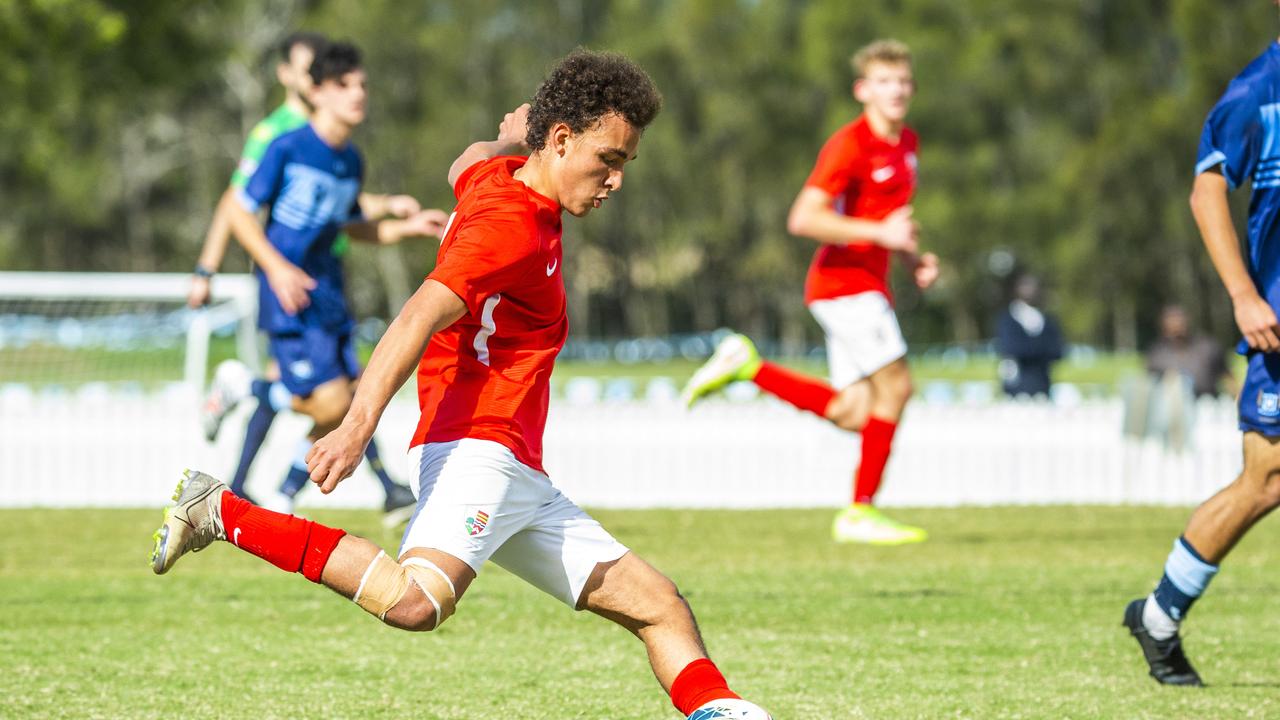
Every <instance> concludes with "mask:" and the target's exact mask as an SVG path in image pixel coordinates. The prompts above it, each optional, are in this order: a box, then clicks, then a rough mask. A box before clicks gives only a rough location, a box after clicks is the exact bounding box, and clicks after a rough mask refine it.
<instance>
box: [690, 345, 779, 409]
mask: <svg viewBox="0 0 1280 720" xmlns="http://www.w3.org/2000/svg"><path fill="white" fill-rule="evenodd" d="M760 364H761V360H760V353H758V352H756V346H755V345H754V344H753V343H752V342H751V340H750V338H748V337H747V336H746V335H739V334H737V333H734V334H733V335H729V336H728V337H726V338H725V339H723V340H721V341H720V344H719V345H716V350H715V352H714V353H712V354H711V357H710V358H708V359H707V361H706V362H705V363H703V364H702V367H700V368H698V369H697V370H696V371H695V372H694V373H693V377H691V378H689V382H687V383H685V386H684V389H683V390H682V391H681V392H680V397H681V399H683V400H684V403H685V405H686V406H688V407H693V404H694V403H696V402H698V401H699V400H701V399H702V398H704V397H706V396H708V395H710V394H711V393H714V392H716V391H717V390H719V389H721V388H723V387H724V386H725V385H728V384H729V383H731V382H738V381H750V380H751V379H752V378H754V377H755V375H756V372H757V371H759V370H760Z"/></svg>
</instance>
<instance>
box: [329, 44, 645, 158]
mask: <svg viewBox="0 0 1280 720" xmlns="http://www.w3.org/2000/svg"><path fill="white" fill-rule="evenodd" d="M313 67H314V66H313ZM661 109H662V95H661V94H659V93H658V88H657V87H655V86H654V84H653V80H651V79H650V78H649V75H648V74H647V73H645V71H644V70H641V69H640V66H638V65H636V64H635V63H633V62H631V61H630V60H628V59H626V58H625V57H623V56H621V55H618V54H616V53H606V52H592V51H590V50H584V49H582V48H579V49H577V50H574V51H573V52H571V53H569V54H568V55H567V56H565V58H564V59H563V60H561V61H560V62H559V64H557V65H556V66H555V68H554V69H553V70H552V71H551V74H550V75H549V76H548V77H547V79H546V80H544V81H543V83H542V86H541V87H539V88H538V92H537V94H535V95H534V96H533V103H532V107H530V109H529V119H528V125H529V130H528V134H527V135H526V136H525V141H526V142H527V143H528V144H529V149H531V150H534V151H538V150H541V149H542V148H543V147H545V146H546V144H547V133H549V132H550V131H551V126H552V125H555V124H556V123H558V122H562V123H564V124H566V125H568V126H569V128H570V129H571V130H573V132H575V133H578V132H582V131H583V130H586V129H587V128H589V127H591V126H593V125H595V124H596V122H597V121H599V120H600V118H602V117H604V116H605V115H608V114H609V113H611V112H616V113H618V114H619V115H621V116H622V117H623V119H625V120H626V121H627V122H628V123H630V124H631V126H632V127H634V128H636V129H637V130H643V129H644V128H645V127H646V126H647V125H648V124H649V123H651V122H653V118H654V117H655V116H657V114H658V111H659V110H661Z"/></svg>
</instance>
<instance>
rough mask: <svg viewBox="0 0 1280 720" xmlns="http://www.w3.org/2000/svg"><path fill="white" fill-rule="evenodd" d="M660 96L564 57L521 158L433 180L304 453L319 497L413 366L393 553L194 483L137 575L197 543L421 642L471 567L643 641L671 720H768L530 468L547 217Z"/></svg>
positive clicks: (674, 607) (575, 205) (552, 349)
mask: <svg viewBox="0 0 1280 720" xmlns="http://www.w3.org/2000/svg"><path fill="white" fill-rule="evenodd" d="M660 106H661V97H660V96H659V94H658V91H657V89H656V88H655V87H654V86H653V83H652V81H651V80H650V79H649V77H648V76H647V75H646V74H645V73H644V71H642V70H641V69H640V68H638V67H637V66H635V65H634V64H632V63H631V62H630V61H628V60H626V59H625V58H622V57H621V56H618V55H611V54H600V53H591V52H586V51H576V52H574V53H572V54H571V55H569V56H568V57H567V58H565V59H564V60H562V61H561V62H560V64H559V65H558V66H557V67H556V68H555V69H554V70H553V71H552V73H551V75H550V77H548V79H547V80H546V81H545V82H544V83H543V84H542V86H541V87H540V88H539V89H538V92H537V94H536V96H535V97H534V100H533V103H532V106H531V107H530V108H529V109H528V116H527V132H526V133H525V134H524V137H525V138H526V142H527V145H528V148H527V149H528V150H529V151H531V154H530V155H529V157H528V158H525V157H520V156H507V155H502V154H501V153H504V152H511V151H513V150H514V149H513V148H505V147H500V146H501V145H502V144H503V143H501V142H500V141H495V142H492V143H477V144H475V145H473V146H471V147H470V148H468V149H467V151H466V152H464V153H463V155H462V156H461V157H459V158H458V160H457V161H456V162H455V163H454V165H453V167H452V168H451V170H450V177H449V179H450V182H451V184H452V185H453V187H454V193H455V195H456V196H457V198H458V204H457V207H456V209H455V210H454V213H453V215H452V216H451V217H450V220H449V223H448V226H447V227H446V229H445V232H444V236H443V240H442V242H441V246H440V250H439V253H438V255H437V262H436V268H435V269H434V270H433V271H432V272H431V274H430V275H429V276H428V277H427V279H426V281H425V282H424V283H423V284H422V286H421V287H420V288H419V289H418V291H417V292H416V293H415V294H414V296H413V297H412V298H410V300H409V302H408V303H406V305H405V307H404V308H403V309H402V310H401V312H400V314H399V316H398V317H397V318H396V319H395V321H394V322H393V323H392V324H391V326H390V327H389V328H388V329H387V332H386V334H385V335H384V336H383V338H382V340H381V341H379V343H378V345H377V347H376V348H375V349H374V352H373V356H372V357H371V358H370V361H369V365H368V367H367V368H366V370H365V372H364V375H363V377H362V380H361V383H360V386H359V389H358V390H357V392H356V396H355V399H354V400H353V402H352V404H351V408H350V410H349V411H348V413H347V415H346V417H345V418H344V419H343V421H342V423H341V425H340V426H339V427H338V428H337V429H336V430H334V431H333V432H331V433H330V434H328V435H326V436H325V437H324V438H322V439H320V440H319V441H318V442H317V443H316V445H315V447H314V448H313V449H312V451H311V454H310V455H309V457H308V464H309V469H310V473H311V479H312V480H313V481H314V482H315V483H316V484H318V485H319V486H320V489H321V491H322V492H326V493H327V492H332V491H333V489H334V488H335V487H337V485H338V483H339V482H341V481H342V480H343V479H345V478H347V477H349V476H350V475H351V473H352V472H353V471H354V470H355V468H356V466H357V465H358V464H359V463H360V459H361V457H362V455H363V452H364V448H365V445H366V444H367V443H368V442H369V440H370V438H372V437H373V432H374V429H375V428H376V427H377V424H378V420H379V418H380V417H381V415H382V413H383V411H384V410H385V408H386V406H387V403H388V402H389V401H390V399H391V397H392V396H393V395H394V394H395V392H396V391H397V390H398V389H399V388H400V387H401V386H402V385H403V384H404V382H405V381H406V380H407V379H408V378H409V376H410V375H412V374H413V373H414V369H415V367H416V369H417V375H418V398H419V404H420V407H421V410H422V416H421V420H420V421H419V423H418V427H417V431H416V432H415V433H414V439H413V441H412V443H411V447H412V449H411V450H410V459H411V468H412V475H413V478H414V479H413V486H414V488H415V490H416V492H417V496H418V506H417V511H416V512H415V514H414V516H413V519H412V520H410V521H409V526H408V528H407V529H406V530H405V534H404V539H403V541H402V542H401V547H400V552H399V554H398V555H397V558H398V559H395V560H393V559H392V558H390V557H389V556H388V555H387V554H386V553H385V552H383V551H382V550H381V549H380V548H379V547H378V546H376V545H374V544H373V543H371V542H369V541H368V540H365V539H362V538H357V537H355V536H352V535H348V534H346V533H345V532H344V531H342V530H339V529H335V528H328V527H325V526H323V525H320V524H319V523H314V522H310V521H307V520H303V519H300V518H295V517H292V516H288V515H281V514H278V513H273V512H270V511H268V510H264V509H262V508H259V507H257V506H255V505H253V504H251V503H249V502H247V501H246V500H244V499H242V498H239V497H236V496H235V495H233V494H231V493H229V492H226V491H225V486H223V485H222V484H221V483H219V482H218V481H216V480H213V479H212V478H209V477H208V476H207V475H203V474H200V473H196V474H194V475H191V476H189V477H187V478H186V479H184V481H183V482H182V484H181V485H180V486H179V490H178V497H177V505H176V506H174V507H173V508H170V509H169V510H168V511H166V522H165V525H164V527H163V528H162V529H161V530H160V537H159V539H158V541H157V546H156V550H155V555H154V558H153V565H154V568H155V570H156V571H157V572H165V571H167V570H168V569H169V568H170V567H172V565H173V563H174V562H175V561H176V560H177V558H178V557H180V556H181V555H182V554H183V553H185V552H186V551H188V550H198V549H200V548H203V547H204V546H206V545H208V544H209V543H210V542H212V541H213V540H230V541H231V542H232V543H234V544H235V545H236V546H238V547H240V548H242V549H244V550H247V551H248V552H250V553H253V554H255V555H258V556H259V557H262V558H263V559H266V560H268V561H269V562H271V563H273V564H275V565H277V566H278V567H281V568H283V569H285V570H289V571H292V572H301V573H302V574H303V575H305V576H306V577H307V578H308V579H310V580H312V581H313V582H318V583H322V584H324V585H326V586H328V587H330V588H332V589H333V590H335V591H337V592H338V593H340V594H342V595H343V596H345V597H348V598H351V599H352V600H353V601H355V602H356V604H358V605H359V606H360V607H361V608H363V609H364V610H366V611H368V612H369V613H371V614H373V615H375V616H376V617H378V618H379V619H380V620H382V621H383V622H385V623H386V624H388V625H391V626H393V627H398V628H405V629H409V630H432V629H435V628H436V627H439V625H440V623H441V622H443V621H444V620H446V619H447V618H448V617H449V616H450V615H451V614H452V613H453V611H454V609H455V607H456V604H457V602H458V601H459V599H460V598H461V597H462V596H463V595H464V594H465V593H466V591H467V588H468V587H469V586H470V585H471V583H472V581H473V580H475V578H476V575H477V573H478V572H479V571H480V569H481V567H482V566H483V564H484V562H485V561H486V560H493V561H494V562H495V563H497V564H498V565H500V566H502V567H504V568H506V569H507V570H509V571H511V572H512V573H514V574H515V575H517V576H519V577H521V578H523V579H524V580H526V581H527V582H529V583H530V584H531V585H533V586H535V587H537V588H538V589H540V590H542V591H544V592H546V593H548V594H550V595H551V596H553V597H555V598H557V599H559V600H560V601H562V602H564V603H565V604H566V605H568V606H569V607H572V608H575V609H578V610H590V611H592V612H594V613H596V614H599V615H601V616H603V617H606V618H608V619H610V620H613V621H614V622H616V623H618V624H619V625H622V626H623V627H625V628H627V629H628V630H630V631H631V632H632V633H634V634H635V635H636V636H637V637H639V638H640V639H641V640H642V641H643V642H644V644H645V647H646V650H647V651H648V655H649V660H650V663H651V665H652V667H653V672H654V674H655V675H656V676H657V678H658V681H659V682H660V683H661V684H662V686H663V688H664V689H666V690H667V691H668V692H669V693H670V696H671V700H672V702H673V704H674V705H675V706H676V708H678V709H679V710H680V712H681V713H683V714H684V715H686V716H689V715H693V716H695V717H698V718H710V717H730V715H729V714H728V709H729V708H734V710H733V711H734V712H737V713H739V714H736V715H732V717H740V718H744V719H746V718H759V719H762V720H763V719H766V718H768V714H767V713H765V712H764V711H763V710H761V709H759V708H758V707H756V706H754V705H751V704H750V703H746V702H745V701H742V700H740V699H739V698H738V696H737V695H735V694H734V693H733V692H731V691H730V690H729V688H728V685H727V683H726V682H725V679H724V677H723V675H721V674H720V671H719V670H717V669H716V666H715V665H714V664H713V663H712V662H711V661H710V660H709V659H708V658H707V653H706V649H705V647H704V646H703V643H702V639H701V636H700V635H699V633H698V629H697V625H696V623H695V622H694V618H693V614H692V612H691V611H690V609H689V606H688V604H687V603H686V602H685V601H684V599H683V598H682V597H681V596H680V594H679V592H678V591H677V590H676V586H675V585H674V584H673V583H672V582H671V581H670V580H669V579H667V578H666V577H665V576H664V575H662V574H661V573H660V572H658V571H657V570H655V569H654V568H653V567H652V566H651V565H649V564H648V563H646V562H645V561H644V560H641V559H640V558H639V557H637V556H636V555H635V554H634V553H632V552H630V551H629V550H628V549H627V548H626V547H625V546H623V545H622V544H621V543H619V542H618V541H617V540H615V539H614V538H613V536H611V535H610V534H609V533H608V532H607V531H605V529H604V528H603V527H602V526H601V525H600V523H598V522H597V521H595V520H594V519H592V518H591V516H589V515H588V514H587V513H585V512H584V511H583V510H581V509H580V508H579V507H578V506H577V505H575V504H574V503H573V502H572V501H570V500H569V499H568V498H566V497H565V496H564V495H563V494H561V493H560V491H559V490H557V489H556V488H555V486H554V485H552V483H551V481H550V479H549V478H548V477H547V475H546V474H545V472H544V471H543V468H542V433H543V427H544V425H545V423H546V418H547V408H548V399H549V389H550V388H549V379H550V376H551V370H552V366H553V364H554V362H555V358H556V355H557V353H558V352H559V351H560V348H561V347H562V346H563V344H564V341H565V338H566V336H567V334H568V318H567V316H566V312H565V311H566V305H565V287H564V279H563V275H562V272H561V271H562V268H561V261H562V254H561V245H560V242H561V213H562V211H567V212H568V213H569V214H570V215H574V216H577V217H581V216H583V215H586V214H587V213H588V212H590V211H591V210H592V209H593V208H598V207H600V206H601V205H602V204H603V203H604V202H605V201H606V200H607V199H608V197H609V195H610V193H612V192H616V191H617V190H619V189H620V188H621V186H622V177H623V167H624V165H625V164H626V163H627V162H629V161H630V160H633V159H634V158H635V156H636V148H637V146H638V144H639V142H640V136H641V133H642V131H643V130H644V128H645V127H646V126H647V125H648V124H649V123H650V122H651V121H652V120H653V118H654V117H655V116H656V114H657V112H658V110H659V108H660Z"/></svg>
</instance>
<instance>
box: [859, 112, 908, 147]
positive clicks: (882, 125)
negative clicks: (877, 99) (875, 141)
mask: <svg viewBox="0 0 1280 720" xmlns="http://www.w3.org/2000/svg"><path fill="white" fill-rule="evenodd" d="M862 114H863V116H864V117H866V118H867V125H869V126H870V127H871V132H872V133H873V134H874V135H875V136H876V137H878V138H881V139H884V140H888V141H889V142H898V139H899V138H901V137H902V128H904V127H906V123H904V122H903V121H901V120H890V119H889V118H887V117H885V116H884V115H881V114H880V113H878V112H876V111H874V110H871V109H866V110H863V111H862Z"/></svg>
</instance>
